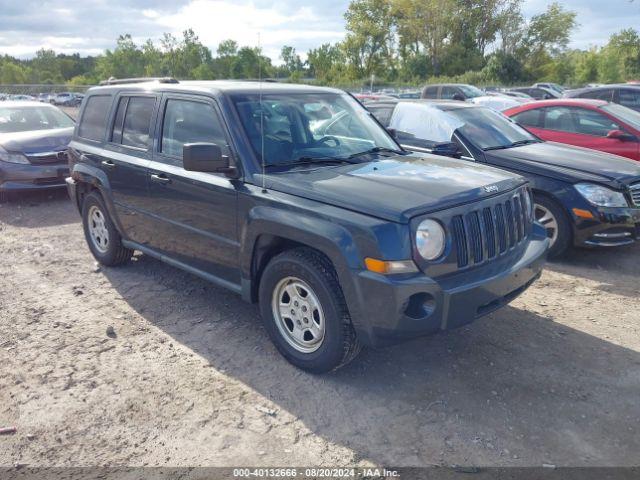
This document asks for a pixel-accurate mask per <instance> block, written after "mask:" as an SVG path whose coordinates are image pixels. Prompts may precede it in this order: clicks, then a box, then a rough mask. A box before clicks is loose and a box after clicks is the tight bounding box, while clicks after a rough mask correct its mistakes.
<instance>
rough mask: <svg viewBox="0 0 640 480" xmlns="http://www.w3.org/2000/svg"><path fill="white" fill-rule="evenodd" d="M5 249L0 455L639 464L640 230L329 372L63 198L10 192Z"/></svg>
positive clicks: (30, 460)
mask: <svg viewBox="0 0 640 480" xmlns="http://www.w3.org/2000/svg"><path fill="white" fill-rule="evenodd" d="M0 252H1V253H2V261H1V263H0V427H3V426H15V427H17V432H16V433H15V434H9V435H0V465H14V464H16V463H19V464H27V465H31V466H71V465H75V466H78V465H80V466H92V465H171V466H187V465H207V466H238V465H252V466H290V465H293V466H308V465H314V466H334V465H341V466H344V465H360V466H364V465H394V466H422V465H452V464H458V465H500V466H511V465H517V466H531V465H542V464H553V465H558V466H560V465H567V466H577V465H581V466H582V465H583V466H587V465H598V466H605V465H637V464H638V458H639V457H638V452H640V435H639V433H640V432H639V429H640V423H639V422H640V401H639V398H640V331H639V325H638V324H639V320H640V314H639V313H638V312H639V310H640V299H639V298H638V297H639V287H638V283H639V282H638V279H639V273H638V272H639V271H640V255H639V254H640V245H636V246H632V247H628V248H622V249H618V250H607V251H602V252H594V251H586V250H576V251H574V252H572V253H571V254H570V255H569V256H568V258H567V259H566V260H565V261H563V262H561V263H554V264H550V265H549V266H548V268H547V269H546V271H545V273H544V274H543V276H542V278H541V280H540V281H538V282H537V283H536V284H535V285H534V286H533V287H532V288H531V289H529V290H528V291H527V292H526V293H525V294H524V295H522V296H521V297H520V298H519V299H517V300H516V301H514V302H513V304H512V305H511V306H508V307H506V308H504V309H502V310H500V311H498V312H496V313H494V314H492V315H490V316H488V317H485V318H484V319H482V320H480V321H478V322H476V323H475V324H473V325H470V326H467V327H465V328H462V329H460V330H457V331H452V332H447V333H442V334H438V335H435V336H432V337H427V338H422V339H417V340H414V341H412V342H409V343H407V344H404V345H399V346H396V347H392V348H387V349H382V350H366V351H364V352H363V353H362V354H361V356H360V357H359V358H358V359H356V361H355V362H353V363H352V364H351V365H349V366H347V367H346V368H344V369H342V370H340V371H338V372H335V373H332V374H329V375H324V376H310V375H308V374H305V373H302V372H300V371H298V370H296V369H295V368H294V367H292V366H290V365H289V364H288V363H287V362H286V361H284V360H283V359H282V358H281V357H280V356H279V355H278V353H277V352H276V350H275V348H274V347H273V346H272V345H271V343H270V342H269V340H268V339H267V336H266V333H265V331H264V330H263V328H262V326H261V324H260V320H259V318H258V311H257V308H256V307H255V306H253V305H248V304H246V303H243V302H242V301H241V300H240V298H239V297H238V296H236V295H234V294H232V293H229V292H227V291H224V290H222V289H219V288H217V287H215V286H213V285H210V284H208V283H206V282H204V281H202V280H199V279H198V278H195V277H193V276H190V275H188V274H186V273H183V272H181V271H179V270H176V269H174V268H172V267H169V266H167V265H164V264H162V263H160V262H159V261H156V260H154V259H151V258H149V257H146V256H143V255H139V256H136V258H135V261H134V262H132V263H131V264H130V265H128V266H126V267H123V268H117V269H112V268H98V267H97V265H96V264H95V262H94V260H93V258H92V257H91V255H90V254H89V251H88V249H87V248H86V246H85V243H84V238H83V235H82V231H81V226H80V222H79V216H78V214H77V212H76V211H75V210H74V208H73V207H72V205H71V204H70V202H69V201H68V199H67V198H66V196H65V194H64V193H59V194H39V195H30V196H23V197H20V198H19V199H16V200H14V201H12V202H11V203H9V204H2V205H0ZM110 327H112V329H111V328H110Z"/></svg>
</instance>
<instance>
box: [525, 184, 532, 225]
mask: <svg viewBox="0 0 640 480" xmlns="http://www.w3.org/2000/svg"><path fill="white" fill-rule="evenodd" d="M523 196H524V208H525V213H526V214H527V218H528V219H531V218H533V201H532V200H531V190H529V189H528V188H527V189H526V190H525V191H524V195H523Z"/></svg>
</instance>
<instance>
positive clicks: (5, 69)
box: [0, 62, 27, 84]
mask: <svg viewBox="0 0 640 480" xmlns="http://www.w3.org/2000/svg"><path fill="white" fill-rule="evenodd" d="M26 80H27V70H26V68H25V67H23V66H21V65H18V64H16V63H13V62H4V63H3V65H2V67H1V68H0V83H5V84H15V83H25V82H26Z"/></svg>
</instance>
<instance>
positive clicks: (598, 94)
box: [579, 89, 613, 102]
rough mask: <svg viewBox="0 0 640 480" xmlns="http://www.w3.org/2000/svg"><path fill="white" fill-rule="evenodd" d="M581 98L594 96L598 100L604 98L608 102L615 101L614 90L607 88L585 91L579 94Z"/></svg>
mask: <svg viewBox="0 0 640 480" xmlns="http://www.w3.org/2000/svg"><path fill="white" fill-rule="evenodd" d="M579 96H580V97H581V98H593V99H596V100H604V101H606V102H611V101H613V90H611V89H605V90H592V91H590V92H585V93H583V94H581V95H579Z"/></svg>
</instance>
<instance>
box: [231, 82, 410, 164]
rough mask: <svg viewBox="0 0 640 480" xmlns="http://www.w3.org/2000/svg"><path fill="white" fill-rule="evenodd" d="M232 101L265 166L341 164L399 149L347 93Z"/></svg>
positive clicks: (242, 96) (248, 96)
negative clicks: (332, 161)
mask: <svg viewBox="0 0 640 480" xmlns="http://www.w3.org/2000/svg"><path fill="white" fill-rule="evenodd" d="M232 99H233V102H234V104H235V106H236V108H237V110H238V113H239V115H240V119H241V121H242V125H243V127H244V130H245V132H246V134H247V136H248V137H249V139H250V141H251V146H252V147H253V151H254V152H255V154H256V157H257V158H258V160H259V161H262V151H263V149H264V163H265V165H288V164H293V163H296V162H298V163H299V162H301V161H305V160H306V161H309V160H314V159H316V160H321V159H325V160H327V159H343V160H346V159H348V158H350V157H352V158H353V157H354V156H356V155H357V154H360V153H363V152H367V151H369V150H373V149H376V150H380V149H389V150H397V149H398V146H397V144H396V143H395V142H393V140H392V139H391V138H390V137H389V135H388V134H387V132H386V131H385V130H384V129H383V128H381V127H380V126H379V125H378V124H377V123H376V122H375V120H373V119H372V118H371V114H370V113H369V112H368V111H367V110H365V109H364V108H363V107H362V106H361V105H360V104H359V103H357V102H356V101H355V100H353V99H352V98H351V97H350V96H348V95H342V94H334V93H302V94H263V95H262V102H260V96H259V94H239V95H234V96H233V97H232ZM261 132H264V136H262V135H261ZM263 141H264V146H263Z"/></svg>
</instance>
